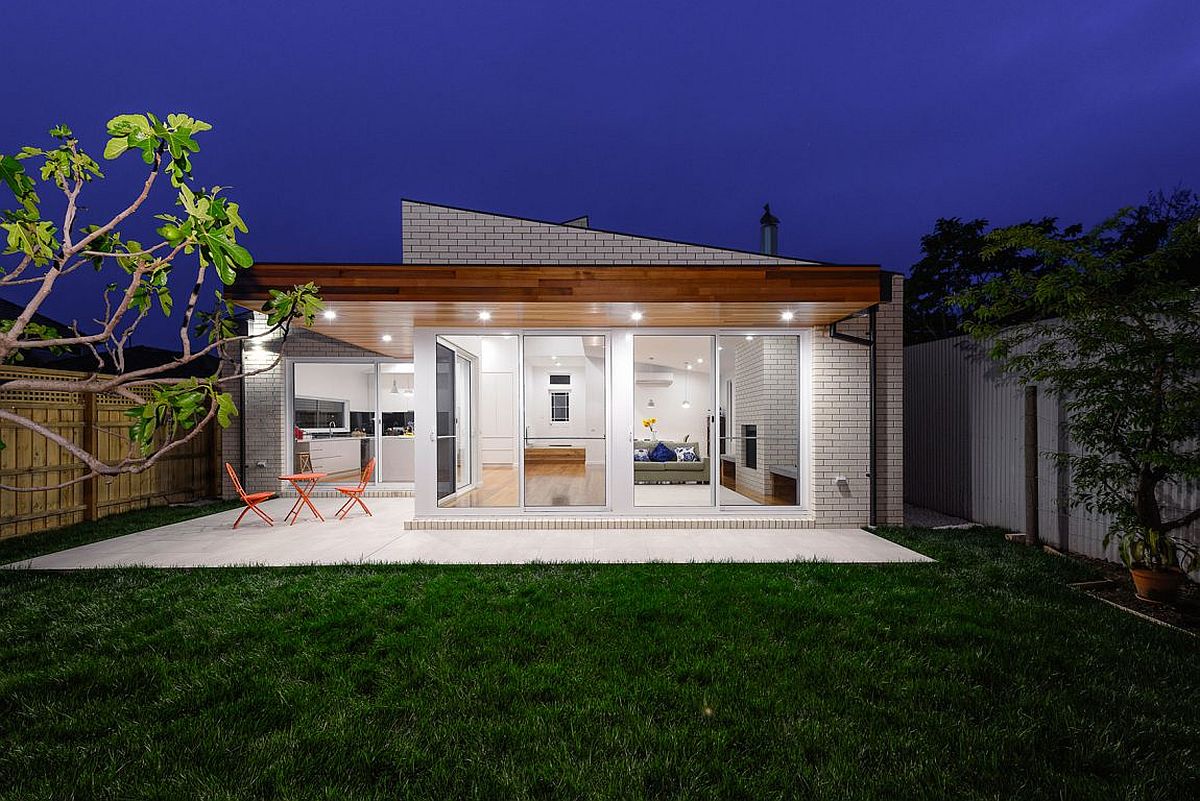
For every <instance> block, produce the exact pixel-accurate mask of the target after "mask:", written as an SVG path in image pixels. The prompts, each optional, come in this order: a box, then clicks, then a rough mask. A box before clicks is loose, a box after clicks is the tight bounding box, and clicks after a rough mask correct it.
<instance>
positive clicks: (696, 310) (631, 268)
mask: <svg viewBox="0 0 1200 801" xmlns="http://www.w3.org/2000/svg"><path fill="white" fill-rule="evenodd" d="M309 281H312V282H313V283H315V284H317V285H319V286H320V287H321V295H322V297H323V298H324V300H325V303H326V306H327V307H329V308H332V309H334V310H336V311H337V319H336V320H334V321H326V320H324V319H322V320H319V321H318V323H317V325H316V326H315V329H316V330H317V331H318V332H319V333H322V334H325V335H328V336H331V337H335V338H337V339H340V340H343V341H346V342H350V343H353V344H356V345H359V346H361V347H364V348H367V349H369V350H373V351H377V352H381V353H385V354H388V355H392V356H396V357H398V358H406V357H408V356H410V355H411V353H412V350H411V333H412V329H413V328H417V327H428V326H444V327H446V328H489V329H493V330H495V329H505V328H514V329H515V328H609V327H617V326H628V325H630V324H631V322H630V315H631V314H632V313H633V312H634V311H640V312H642V314H643V315H644V317H643V320H642V321H641V323H640V325H642V326H653V327H660V326H661V327H684V328H701V327H702V328H721V327H730V328H733V327H736V328H789V327H791V328H796V327H808V326H814V325H825V324H827V323H831V322H834V321H835V320H839V319H841V318H843V317H846V316H847V315H850V314H853V313H855V312H858V311H861V310H863V309H866V308H868V307H870V306H873V305H875V304H876V303H879V302H880V300H881V290H880V270H879V267H878V266H874V265H861V266H857V265H825V264H821V265H809V264H795V265H793V264H761V265H760V264H741V265H714V266H709V265H704V264H687V265H679V264H665V265H658V264H655V265H645V264H611V265H609V264H604V265H557V264H520V265H517V264H513V265H507V264H506V265H499V264H496V265H490V264H478V265H477V264H470V265H453V264H311V263H310V264H283V263H269V264H256V265H254V267H252V268H250V269H249V270H245V271H242V272H241V273H240V274H239V277H238V280H237V282H236V283H235V284H234V285H233V286H232V287H230V289H229V291H228V292H227V295H228V297H229V298H230V299H232V300H234V301H236V302H238V303H239V304H240V305H242V306H245V307H246V308H256V307H257V306H258V301H262V300H264V299H266V298H267V296H268V293H269V291H270V290H272V289H288V288H290V287H292V286H295V285H296V284H303V283H307V282H309ZM480 311H487V312H489V313H490V315H491V318H490V320H488V321H486V322H484V321H481V320H479V312H480ZM783 311H790V312H791V313H792V315H793V316H792V320H791V321H790V323H784V322H782V321H781V319H780V315H781V313H782V312H783ZM385 333H386V334H389V335H390V336H391V337H392V340H391V342H390V343H382V342H381V341H380V337H381V336H382V335H383V334H385Z"/></svg>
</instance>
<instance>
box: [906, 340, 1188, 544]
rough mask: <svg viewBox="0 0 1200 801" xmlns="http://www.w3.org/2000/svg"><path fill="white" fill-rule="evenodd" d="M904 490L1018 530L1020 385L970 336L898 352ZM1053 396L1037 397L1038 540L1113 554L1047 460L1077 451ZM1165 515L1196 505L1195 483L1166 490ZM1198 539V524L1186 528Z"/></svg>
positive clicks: (1101, 519) (1102, 526) (1065, 476)
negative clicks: (901, 360)
mask: <svg viewBox="0 0 1200 801" xmlns="http://www.w3.org/2000/svg"><path fill="white" fill-rule="evenodd" d="M904 382H905V386H904V459H905V464H904V479H905V480H904V496H905V501H906V502H907V503H911V504H915V505H917V506H923V507H926V508H928V509H934V510H936V511H939V512H944V513H946V514H951V515H956V516H958V517H963V518H966V519H968V520H974V521H976V522H979V523H985V524H988V525H994V526H1001V527H1004V528H1007V529H1011V530H1013V531H1021V530H1023V529H1024V527H1025V483H1024V482H1025V466H1024V400H1023V394H1022V393H1023V390H1022V387H1020V386H1019V385H1017V384H1015V383H1014V382H1012V381H1010V380H1006V379H1005V378H1004V377H1003V376H1001V375H1000V374H999V372H998V371H997V369H996V367H995V366H994V364H993V363H992V362H991V361H990V360H989V359H988V358H987V357H986V354H984V353H983V352H982V351H981V350H980V349H979V348H978V346H976V345H975V344H974V343H972V342H971V340H970V338H969V337H954V338H952V339H943V340H939V341H937V342H926V343H923V344H920V345H910V346H909V347H906V348H905V349H904ZM1065 422H1066V420H1065V413H1064V411H1063V409H1062V405H1061V402H1060V401H1059V399H1058V398H1055V397H1053V396H1051V395H1049V394H1048V393H1045V392H1040V393H1039V395H1038V451H1039V454H1040V457H1039V460H1038V525H1039V527H1040V534H1041V538H1042V540H1043V541H1044V542H1047V543H1049V544H1052V545H1059V546H1062V547H1065V548H1067V549H1068V550H1071V551H1074V552H1076V553H1080V554H1084V555H1086V556H1092V557H1097V558H1104V559H1113V560H1115V559H1117V554H1116V549H1115V548H1114V547H1109V548H1107V549H1106V548H1104V544H1103V541H1104V535H1105V532H1107V531H1108V528H1109V526H1110V525H1111V523H1112V520H1111V518H1109V517H1108V516H1105V515H1098V514H1093V513H1091V512H1088V511H1087V510H1086V509H1082V508H1079V507H1075V508H1072V507H1071V506H1070V503H1069V500H1070V495H1071V486H1070V475H1069V471H1066V470H1064V469H1060V468H1059V467H1058V464H1057V462H1056V461H1055V460H1054V458H1053V457H1052V456H1051V454H1052V453H1055V452H1059V451H1070V452H1078V450H1079V448H1078V446H1077V445H1076V444H1075V443H1074V442H1072V441H1070V439H1069V438H1068V437H1067V435H1066V432H1065V430H1064V425H1065ZM1163 499H1164V507H1165V509H1166V512H1167V513H1168V514H1169V515H1170V514H1181V513H1183V512H1184V511H1187V510H1190V509H1194V508H1196V506H1197V505H1200V486H1198V485H1195V484H1189V485H1183V486H1179V487H1168V488H1167V489H1166V491H1165V492H1164V494H1163ZM1187 533H1188V534H1189V535H1190V536H1191V537H1192V538H1193V539H1196V538H1198V537H1200V524H1196V525H1193V526H1192V527H1191V529H1190V531H1189V532H1187Z"/></svg>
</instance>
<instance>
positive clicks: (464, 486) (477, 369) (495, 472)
mask: <svg viewBox="0 0 1200 801" xmlns="http://www.w3.org/2000/svg"><path fill="white" fill-rule="evenodd" d="M438 340H439V343H440V344H439V347H445V348H446V350H448V351H450V352H451V354H452V355H450V356H447V355H443V356H442V358H443V359H445V360H446V364H447V370H449V371H451V372H452V373H453V376H454V381H453V382H452V384H453V395H454V397H453V400H452V401H451V400H446V401H445V402H446V403H447V404H448V405H449V406H451V407H453V409H454V415H453V427H452V433H453V437H452V439H453V442H454V444H453V447H450V446H445V447H446V448H447V451H448V452H449V453H450V454H452V457H451V456H447V457H446V458H447V460H449V462H450V464H451V466H452V469H453V478H452V479H448V480H447V482H446V483H447V486H450V485H451V484H452V485H453V489H452V490H450V491H449V492H447V493H446V494H444V495H442V494H440V495H439V501H438V505H439V506H441V507H443V508H455V509H477V508H494V507H514V506H518V505H519V504H520V487H519V485H518V481H517V462H518V459H517V455H518V452H519V451H518V446H519V443H520V437H519V433H520V430H519V426H518V422H517V415H518V411H519V405H518V401H517V393H518V392H519V389H520V372H519V370H518V365H517V362H518V358H517V353H518V340H517V338H516V336H513V335H501V336H492V335H482V336H480V335H476V334H446V335H443V336H441V337H439V338H438ZM440 353H441V351H439V354H440ZM441 406H442V401H440V400H439V406H438V408H439V409H441ZM440 453H441V452H440V451H439V454H440ZM438 464H439V471H440V470H441V469H442V467H441V465H442V462H441V458H440V456H439V462H438ZM439 475H440V473H439Z"/></svg>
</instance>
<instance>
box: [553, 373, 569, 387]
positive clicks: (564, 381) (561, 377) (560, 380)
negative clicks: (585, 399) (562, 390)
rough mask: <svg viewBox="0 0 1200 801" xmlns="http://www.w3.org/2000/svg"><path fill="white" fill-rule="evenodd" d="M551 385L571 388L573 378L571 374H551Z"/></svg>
mask: <svg viewBox="0 0 1200 801" xmlns="http://www.w3.org/2000/svg"><path fill="white" fill-rule="evenodd" d="M550 383H551V384H552V385H558V386H568V387H569V386H571V376H570V374H562V373H551V374H550Z"/></svg>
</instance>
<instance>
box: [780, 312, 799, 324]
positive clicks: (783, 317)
mask: <svg viewBox="0 0 1200 801" xmlns="http://www.w3.org/2000/svg"><path fill="white" fill-rule="evenodd" d="M795 316H796V315H794V314H792V313H791V312H790V311H785V312H783V313H782V314H780V315H779V319H780V320H783V321H784V322H785V323H790V322H791V321H792V318H793V317H795Z"/></svg>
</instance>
